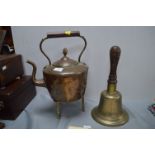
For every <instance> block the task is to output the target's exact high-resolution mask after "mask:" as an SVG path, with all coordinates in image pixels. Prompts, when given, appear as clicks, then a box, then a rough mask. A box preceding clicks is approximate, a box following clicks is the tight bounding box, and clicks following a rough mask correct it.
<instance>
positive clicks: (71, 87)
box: [43, 63, 88, 102]
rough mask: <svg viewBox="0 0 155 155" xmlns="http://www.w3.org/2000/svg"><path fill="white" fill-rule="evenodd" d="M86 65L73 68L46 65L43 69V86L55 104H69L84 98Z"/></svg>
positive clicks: (81, 64)
mask: <svg viewBox="0 0 155 155" xmlns="http://www.w3.org/2000/svg"><path fill="white" fill-rule="evenodd" d="M87 72H88V67H87V65H85V64H83V63H80V64H78V65H76V66H74V67H64V68H61V67H59V68H58V67H55V66H53V65H48V66H46V67H44V69H43V76H44V81H45V85H46V87H47V89H48V91H49V94H50V96H51V97H52V99H53V100H54V101H55V102H71V101H75V100H78V99H80V98H82V97H83V96H84V93H85V89H86V83H87Z"/></svg>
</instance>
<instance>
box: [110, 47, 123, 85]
mask: <svg viewBox="0 0 155 155" xmlns="http://www.w3.org/2000/svg"><path fill="white" fill-rule="evenodd" d="M120 54H121V49H120V47H118V46H113V47H112V48H111V49H110V74H109V79H108V84H116V83H117V73H116V71H117V65H118V61H119V58H120Z"/></svg>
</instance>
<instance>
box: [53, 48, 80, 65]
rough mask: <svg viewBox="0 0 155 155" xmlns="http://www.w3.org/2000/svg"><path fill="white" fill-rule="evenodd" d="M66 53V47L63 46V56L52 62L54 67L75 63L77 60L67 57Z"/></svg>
mask: <svg viewBox="0 0 155 155" xmlns="http://www.w3.org/2000/svg"><path fill="white" fill-rule="evenodd" d="M67 53H68V49H67V48H64V49H63V54H64V56H63V57H62V58H61V59H60V60H58V61H56V62H55V63H53V66H55V67H69V66H75V65H77V64H78V62H77V61H75V60H73V59H70V58H69V57H67Z"/></svg>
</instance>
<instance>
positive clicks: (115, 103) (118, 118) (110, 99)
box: [92, 46, 129, 126]
mask: <svg viewBox="0 0 155 155" xmlns="http://www.w3.org/2000/svg"><path fill="white" fill-rule="evenodd" d="M120 53H121V49H120V48H119V47H118V46H113V47H112V48H111V50H110V74H109V79H108V87H107V90H105V91H102V92H101V96H100V102H99V105H98V106H97V107H95V108H94V109H93V110H92V117H93V119H94V120H95V121H96V122H98V123H100V124H102V125H106V126H119V125H123V124H125V123H126V122H127V121H128V119H129V117H128V114H127V112H126V111H125V110H123V108H122V95H121V93H120V92H119V91H117V90H116V84H117V74H116V70H117V65H118V61H119V58H120Z"/></svg>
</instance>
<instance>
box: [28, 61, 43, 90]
mask: <svg viewBox="0 0 155 155" xmlns="http://www.w3.org/2000/svg"><path fill="white" fill-rule="evenodd" d="M27 63H28V64H30V65H31V66H32V67H33V70H32V80H33V83H34V84H35V85H36V86H39V87H46V86H45V81H44V80H37V79H36V71H37V67H36V65H35V63H34V62H32V61H30V60H27Z"/></svg>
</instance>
